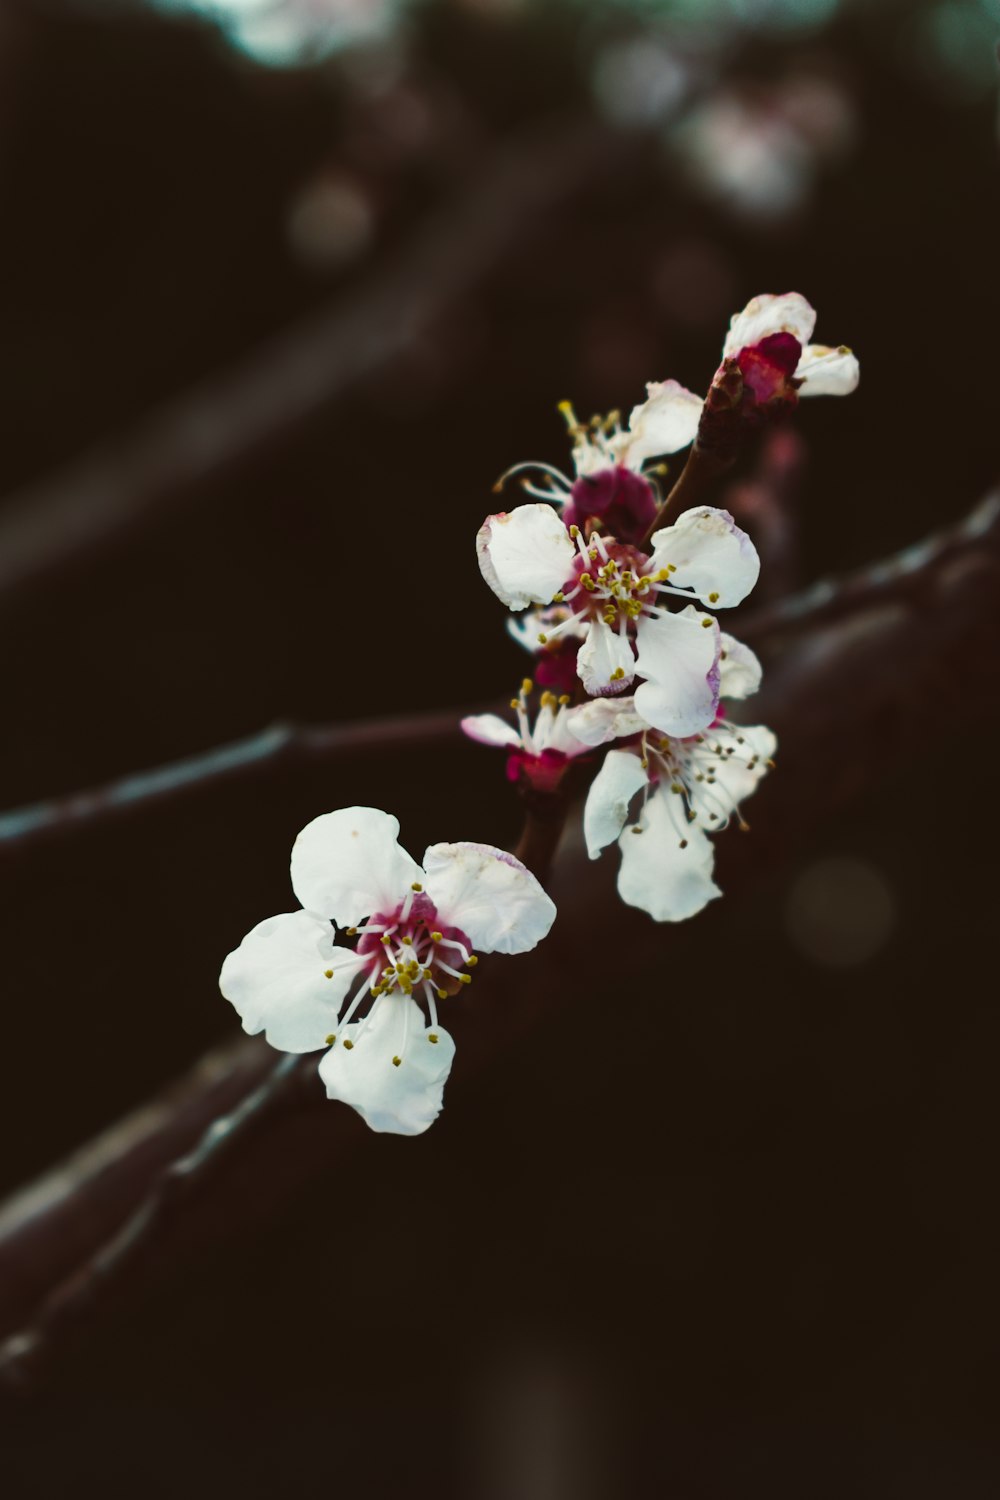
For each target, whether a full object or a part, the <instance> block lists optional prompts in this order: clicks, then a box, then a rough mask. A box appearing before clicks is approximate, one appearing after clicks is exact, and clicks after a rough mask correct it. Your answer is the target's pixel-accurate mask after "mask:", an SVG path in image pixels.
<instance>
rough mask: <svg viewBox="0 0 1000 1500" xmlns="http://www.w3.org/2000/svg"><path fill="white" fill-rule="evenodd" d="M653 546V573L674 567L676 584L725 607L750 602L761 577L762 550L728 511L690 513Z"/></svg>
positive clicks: (658, 533)
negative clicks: (760, 555) (749, 599)
mask: <svg viewBox="0 0 1000 1500" xmlns="http://www.w3.org/2000/svg"><path fill="white" fill-rule="evenodd" d="M652 543H653V558H652V567H653V569H654V570H657V571H658V570H662V569H663V568H669V570H670V576H669V580H668V581H669V582H670V583H671V584H673V585H674V586H675V587H677V588H680V589H690V590H691V592H692V593H693V594H694V595H695V596H696V597H697V598H699V599H704V600H705V602H706V603H708V604H712V605H716V606H718V607H719V608H720V609H727V608H730V607H731V606H732V605H734V604H739V603H740V602H741V601H742V600H743V599H745V598H746V596H747V594H749V592H750V590H751V589H752V588H753V586H754V584H755V583H756V582H757V578H758V576H759V574H760V558H759V557H758V556H757V548H756V547H755V546H754V544H753V542H752V541H751V540H750V538H749V537H748V536H747V534H746V532H745V531H743V530H742V529H741V528H740V527H739V526H737V524H736V522H735V521H734V520H733V518H732V516H731V515H730V514H729V512H728V510H715V509H714V508H713V507H712V506H709V505H701V506H698V507H697V508H696V509H695V510H686V511H685V512H684V513H683V515H681V516H679V517H678V518H677V520H676V521H675V522H674V524H673V525H672V526H664V527H663V528H662V530H660V531H655V532H654V533H653V537H652Z"/></svg>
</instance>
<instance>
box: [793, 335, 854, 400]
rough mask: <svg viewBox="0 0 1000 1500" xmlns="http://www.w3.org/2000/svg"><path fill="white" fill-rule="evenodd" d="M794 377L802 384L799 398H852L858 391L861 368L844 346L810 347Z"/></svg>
mask: <svg viewBox="0 0 1000 1500" xmlns="http://www.w3.org/2000/svg"><path fill="white" fill-rule="evenodd" d="M795 377H796V379H797V380H801V382H802V385H801V388H800V390H799V395H800V396H849V395H850V394H851V392H852V391H855V390H857V388H858V381H859V380H860V379H861V367H860V365H859V364H858V359H857V355H855V354H852V353H851V351H850V349H848V348H847V346H846V345H845V344H841V346H840V348H839V349H828V348H827V347H826V345H825V344H810V345H809V347H808V348H807V349H803V351H802V358H801V359H800V360H799V366H798V369H797V370H796V371H795Z"/></svg>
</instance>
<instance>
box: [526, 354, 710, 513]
mask: <svg viewBox="0 0 1000 1500" xmlns="http://www.w3.org/2000/svg"><path fill="white" fill-rule="evenodd" d="M703 405H704V403H703V401H702V399H701V397H700V396H696V395H695V394H694V392H693V391H689V390H685V388H684V386H682V385H678V383H677V381H676V380H662V381H651V382H650V383H649V384H647V386H646V400H645V401H643V402H642V403H641V405H639V406H635V407H633V408H632V412H631V415H630V416H629V420H628V426H627V427H622V425H621V419H620V416H619V413H618V412H612V413H611V415H610V416H608V417H592V418H591V419H590V421H589V422H580V421H579V420H578V419H577V416H576V413H575V412H574V410H573V407H572V406H571V404H570V403H569V402H568V401H563V402H562V403H561V405H560V408H559V409H560V411H561V412H562V413H563V416H564V417H565V419H566V423H567V426H568V427H569V432H570V436H571V438H572V440H573V476H572V478H570V477H569V476H568V475H566V474H564V473H563V472H562V471H561V470H560V469H557V468H554V467H553V465H551V464H546V463H535V462H531V461H529V462H526V463H519V464H515V465H514V467H513V468H511V469H508V470H507V472H506V474H504V475H503V476H502V478H501V479H500V481H499V483H498V485H497V488H498V489H499V488H501V487H502V485H503V484H504V482H505V481H506V480H507V479H509V478H510V477H511V476H512V475H514V474H520V475H522V476H525V475H528V474H534V475H536V476H537V481H538V482H537V483H536V482H534V481H533V480H532V479H529V478H526V477H522V479H521V485H522V488H524V489H525V490H526V491H527V492H528V494H529V495H534V496H535V498H536V499H539V500H547V501H550V502H553V503H555V504H559V505H564V506H565V510H564V511H563V521H564V523H565V525H566V526H573V525H576V526H581V527H582V526H584V525H585V523H586V522H587V521H596V522H598V523H599V524H600V527H601V529H602V530H606V531H610V532H613V533H614V535H615V536H616V537H618V539H619V540H620V541H623V542H638V541H641V540H642V538H643V537H644V536H645V534H646V532H647V531H648V529H649V527H650V525H651V524H652V522H653V520H654V518H655V516H656V511H657V506H658V504H659V499H658V496H657V493H656V490H655V489H654V487H653V484H652V483H651V482H650V477H649V475H650V474H651V473H655V472H656V470H657V469H658V468H659V465H655V466H654V467H653V468H651V467H650V466H651V465H653V464H654V460H656V459H658V458H661V457H662V456H663V455H664V454H667V453H678V452H679V451H680V450H681V449H682V448H686V447H687V446H688V444H689V443H692V442H693V441H694V438H695V436H696V434H697V431H698V423H699V421H700V419H701V412H702V406H703Z"/></svg>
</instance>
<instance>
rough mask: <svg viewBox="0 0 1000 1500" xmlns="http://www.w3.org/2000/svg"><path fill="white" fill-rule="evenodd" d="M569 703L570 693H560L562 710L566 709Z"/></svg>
mask: <svg viewBox="0 0 1000 1500" xmlns="http://www.w3.org/2000/svg"><path fill="white" fill-rule="evenodd" d="M569 701H570V697H569V693H560V694H559V703H560V706H561V707H562V708H565V707H566V705H567V703H568V702H569Z"/></svg>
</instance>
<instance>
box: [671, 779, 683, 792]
mask: <svg viewBox="0 0 1000 1500" xmlns="http://www.w3.org/2000/svg"><path fill="white" fill-rule="evenodd" d="M670 790H671V791H672V792H683V790H684V788H683V787H682V786H681V784H680V782H679V781H673V782H671V784H670Z"/></svg>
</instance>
